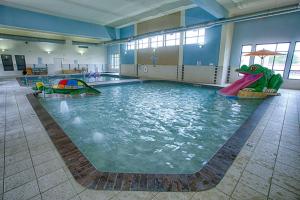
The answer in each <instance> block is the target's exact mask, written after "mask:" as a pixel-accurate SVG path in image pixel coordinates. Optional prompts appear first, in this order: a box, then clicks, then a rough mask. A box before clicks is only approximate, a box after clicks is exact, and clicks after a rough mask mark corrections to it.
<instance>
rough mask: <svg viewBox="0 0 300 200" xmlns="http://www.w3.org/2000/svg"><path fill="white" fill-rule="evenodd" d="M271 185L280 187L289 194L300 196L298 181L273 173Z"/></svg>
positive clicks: (299, 183)
mask: <svg viewBox="0 0 300 200" xmlns="http://www.w3.org/2000/svg"><path fill="white" fill-rule="evenodd" d="M272 184H276V185H278V186H280V187H283V188H285V189H287V190H289V191H291V192H294V193H296V194H298V195H300V181H298V180H296V179H294V178H292V177H288V176H285V175H280V174H279V173H277V172H275V173H274V175H273V178H272Z"/></svg>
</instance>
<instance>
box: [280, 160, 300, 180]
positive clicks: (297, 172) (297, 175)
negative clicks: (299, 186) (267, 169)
mask: <svg viewBox="0 0 300 200" xmlns="http://www.w3.org/2000/svg"><path fill="white" fill-rule="evenodd" d="M275 172H276V173H278V174H280V175H283V176H289V177H292V178H294V179H296V180H298V181H300V169H297V168H294V167H290V166H288V165H286V164H284V163H281V162H279V161H278V162H276V164H275Z"/></svg>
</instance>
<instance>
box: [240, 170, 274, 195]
mask: <svg viewBox="0 0 300 200" xmlns="http://www.w3.org/2000/svg"><path fill="white" fill-rule="evenodd" d="M240 182H241V183H243V184H245V185H247V186H249V187H251V188H252V189H254V190H256V191H258V192H260V193H262V194H264V195H268V191H269V187H270V183H271V180H270V179H263V178H261V177H259V176H256V175H254V174H252V173H249V172H247V171H244V173H243V175H242V177H241V179H240Z"/></svg>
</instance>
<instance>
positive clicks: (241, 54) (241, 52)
mask: <svg viewBox="0 0 300 200" xmlns="http://www.w3.org/2000/svg"><path fill="white" fill-rule="evenodd" d="M244 46H251V51H249V52H243V47H244ZM252 50H253V44H242V47H241V51H240V62H239V63H240V67H241V66H242V56H243V53H251V52H252ZM251 57H252V56H249V65H251Z"/></svg>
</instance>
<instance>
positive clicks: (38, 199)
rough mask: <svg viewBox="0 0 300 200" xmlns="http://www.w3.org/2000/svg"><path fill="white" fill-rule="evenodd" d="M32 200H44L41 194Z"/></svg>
mask: <svg viewBox="0 0 300 200" xmlns="http://www.w3.org/2000/svg"><path fill="white" fill-rule="evenodd" d="M30 200H42V196H41V195H40V194H39V195H36V196H35V197H33V198H31V199H30Z"/></svg>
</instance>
